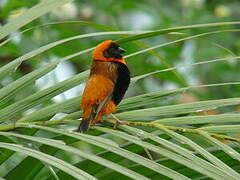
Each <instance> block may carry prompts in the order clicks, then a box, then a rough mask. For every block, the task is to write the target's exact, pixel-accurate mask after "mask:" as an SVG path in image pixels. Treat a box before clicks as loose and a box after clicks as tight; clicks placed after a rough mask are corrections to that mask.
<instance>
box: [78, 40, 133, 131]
mask: <svg viewBox="0 0 240 180" xmlns="http://www.w3.org/2000/svg"><path fill="white" fill-rule="evenodd" d="M124 52H126V51H125V50H124V49H122V48H120V46H119V45H118V44H117V43H115V42H114V41H112V40H107V41H104V42H102V43H100V44H99V45H97V46H96V48H95V50H94V52H93V56H92V58H93V62H92V66H91V71H90V76H89V79H88V82H87V84H86V87H85V89H84V92H83V96H82V102H81V109H82V110H83V118H82V122H81V124H80V126H79V129H78V130H79V132H82V133H83V132H85V131H87V130H88V128H89V125H90V124H95V123H96V122H98V121H99V120H100V119H101V118H102V116H103V115H105V114H111V113H112V112H114V111H115V110H116V106H117V105H118V104H119V103H120V102H121V100H122V98H123V96H124V94H125V92H126V90H127V88H128V86H129V83H130V72H129V70H128V67H127V65H126V62H125V60H124V59H123V57H122V53H124ZM112 116H113V115H112ZM113 117H114V116H113Z"/></svg>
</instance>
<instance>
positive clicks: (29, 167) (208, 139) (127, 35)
mask: <svg viewBox="0 0 240 180" xmlns="http://www.w3.org/2000/svg"><path fill="white" fill-rule="evenodd" d="M33 2H34V4H37V1H32V2H31V3H30V1H21V3H20V1H19V2H18V1H8V2H7V4H6V5H5V8H4V10H3V14H2V15H1V16H0V20H1V19H2V18H6V17H8V15H7V14H8V13H10V12H9V11H11V8H22V7H25V6H26V7H31V6H32V5H33V4H32V3H33ZM68 2H71V0H58V1H52V0H43V1H41V2H39V4H37V5H35V6H34V7H32V8H30V9H28V10H27V11H25V12H23V13H22V14H20V15H19V16H18V17H16V18H15V19H12V20H11V21H9V22H8V23H6V24H5V25H3V26H2V27H0V39H2V41H1V44H0V47H1V48H2V51H1V52H0V59H1V60H4V61H0V65H1V67H0V80H1V88H0V122H1V123H0V165H1V166H0V177H2V178H3V179H19V178H21V179H24V180H27V179H29V180H32V179H35V180H37V179H83V180H85V179H104V180H106V179H109V180H111V179H115V178H116V179H120V180H121V179H124V180H125V179H141V180H143V179H146V180H147V179H176V180H189V179H196V180H197V179H216V180H221V179H222V180H225V179H227V180H238V179H240V173H239V171H240V165H239V161H240V154H239V152H240V148H239V143H240V139H239V133H240V120H239V119H240V117H239V113H238V112H239V104H240V98H238V91H237V90H238V89H239V84H240V80H239V79H238V77H237V74H238V71H237V70H238V66H239V63H238V60H239V56H238V49H237V48H236V47H239V45H238V44H237V43H238V42H236V43H235V41H232V40H235V39H236V34H237V33H238V32H239V29H238V28H237V27H238V25H239V24H240V22H238V21H236V22H230V21H229V22H223V20H221V22H218V23H206V19H212V18H213V15H211V13H210V10H208V8H210V9H213V8H214V7H215V6H216V8H220V9H215V11H216V12H215V13H216V16H222V15H224V14H221V13H225V15H226V13H227V11H226V9H225V11H224V7H218V6H219V5H218V4H214V3H213V2H211V3H209V4H208V6H207V5H205V6H206V7H205V8H203V5H201V4H200V5H199V4H198V6H196V4H194V3H196V2H195V1H188V4H184V1H181V3H182V4H181V5H179V4H178V5H176V3H173V2H169V1H164V0H162V1H161V2H162V4H161V6H160V4H159V2H158V1H149V2H151V3H152V4H151V3H149V2H148V1H136V2H135V1H131V2H129V1H127V0H124V1H121V2H119V3H116V2H115V1H90V2H89V1H88V3H89V4H87V3H85V2H75V3H76V4H75V5H79V7H80V11H81V13H82V14H81V16H82V18H83V19H84V18H85V19H84V20H89V21H67V20H65V19H62V21H60V22H52V20H53V19H54V18H56V19H57V17H58V18H59V17H61V18H62V16H61V14H56V11H55V14H54V13H52V9H54V8H59V7H60V6H62V5H63V4H66V3H68ZM179 2H180V1H179ZM186 2H187V1H186ZM186 2H185V3H186ZM190 2H191V3H190ZM199 2H200V1H199ZM235 3H236V4H239V3H237V2H233V3H232V4H231V6H233V4H235ZM116 4H117V5H118V6H116ZM146 4H147V5H148V6H146ZM72 5H73V4H70V5H69V6H67V7H68V8H70V9H71V8H73V9H71V12H70V11H68V14H71V13H73V12H74V7H73V6H72ZM110 5H111V7H112V8H110V9H109V7H110ZM169 6H170V7H171V8H172V9H177V8H178V7H182V9H183V10H186V12H185V13H188V14H189V16H188V17H189V18H186V19H185V20H188V21H187V22H192V24H193V25H187V26H183V25H182V23H180V22H178V21H177V20H179V17H180V16H181V15H180V14H179V12H178V11H172V13H169V12H170V10H169ZM186 6H191V8H189V9H186ZM89 7H91V8H90V9H89ZM107 7H108V8H107ZM147 7H148V8H149V9H148V8H147ZM159 7H161V11H159V9H158V8H159ZM61 8H62V7H61ZM199 8H200V9H201V8H202V9H201V10H200V9H199ZM221 8H222V9H221ZM225 8H226V7H225ZM136 9H141V10H142V12H145V13H149V14H151V15H152V16H156V14H158V13H160V15H159V17H161V18H162V19H161V21H162V26H161V27H163V25H164V27H169V28H159V27H160V24H159V22H155V23H154V25H152V27H151V29H156V30H151V31H145V30H141V31H138V30H129V31H123V30H122V29H126V25H124V23H122V24H121V23H120V22H121V21H122V20H121V18H122V16H124V14H123V13H122V11H123V10H124V11H126V13H127V14H128V13H129V17H130V16H131V13H132V12H131V10H136ZM166 9H168V10H167V11H166ZM220 10H222V11H224V12H220ZM50 11H51V12H50ZM57 11H61V9H57ZM47 12H50V14H49V15H45V16H43V15H44V14H46V13H47ZM63 12H64V11H63ZM203 12H204V13H203ZM51 13H52V14H51ZM91 13H97V14H98V16H96V15H95V16H94V17H92V14H91ZM217 13H218V14H217ZM219 13H220V14H219ZM104 14H106V15H107V16H108V17H107V18H106V17H105V18H104ZM119 14H121V15H122V16H119ZM200 14H201V15H202V16H199V15H200ZM109 17H115V18H116V20H117V22H119V23H118V26H119V27H118V28H116V26H115V20H113V19H114V18H113V19H111V18H109ZM37 18H38V19H37ZM61 18H60V19H61ZM88 18H89V19H88ZM117 18H119V19H117ZM176 18H177V19H176ZM204 18H205V19H204ZM35 19H36V21H34V24H33V23H32V21H33V20H35ZM73 19H74V18H73ZM106 19H107V21H106ZM155 19H157V18H155ZM155 19H154V20H155ZM217 19H218V18H215V20H217ZM125 20H126V19H125ZM225 20H228V19H227V18H226V19H225ZM105 21H106V22H108V23H106V22H105ZM30 22H31V23H30ZM95 22H101V23H99V24H98V23H95ZM198 22H199V23H198ZM170 23H172V24H174V26H172V24H170ZM27 24H28V25H27ZM103 24H108V25H103ZM25 25H27V26H25ZM34 25H35V26H34ZM23 26H24V27H26V29H25V30H23V31H21V30H20V28H22V27H23ZM170 26H172V27H170ZM142 29H144V28H142ZM16 30H17V31H18V32H17V33H16V34H12V33H13V32H15V31H16ZM98 31H100V32H98ZM180 31H181V32H180ZM46 32H47V33H46ZM16 37H20V41H16V39H15V38H16ZM108 38H112V39H115V40H116V41H117V42H119V43H121V45H122V46H124V47H125V49H128V50H129V54H128V55H126V56H125V59H126V60H127V61H128V64H129V67H130V69H131V70H132V80H131V86H130V88H129V93H128V95H127V97H126V98H125V99H124V100H123V101H122V102H121V104H120V105H119V106H118V109H117V112H116V113H115V115H116V116H117V117H118V118H119V119H120V120H125V121H128V122H129V124H128V125H119V126H118V127H117V129H113V126H114V124H115V122H114V120H113V119H111V118H110V117H104V119H103V120H104V122H103V123H101V124H97V125H95V126H92V128H91V130H89V131H88V132H87V134H80V133H78V132H74V130H75V129H76V128H77V126H78V125H79V122H80V120H79V119H80V118H81V116H82V112H81V110H80V109H79V104H80V100H81V95H80V93H79V95H78V96H75V97H72V98H67V99H63V100H61V101H60V102H56V101H55V100H54V99H53V98H54V97H56V96H57V95H63V93H64V92H66V91H68V90H70V89H72V88H74V87H76V86H78V85H82V84H83V83H84V82H85V81H86V80H87V77H88V74H89V70H87V69H88V67H89V62H90V59H91V57H90V55H89V54H90V52H91V51H92V50H93V48H94V46H95V45H96V44H97V43H98V42H100V41H101V40H103V39H108ZM210 38H211V39H210ZM218 38H223V40H222V41H224V45H222V43H221V42H220V41H219V40H218ZM49 39H51V40H49ZM232 42H233V43H232ZM188 43H190V44H188ZM189 45H190V47H191V48H193V49H194V48H197V50H193V49H191V48H190V50H189V49H188V48H189ZM231 46H234V48H230V47H231ZM159 48H160V50H159ZM185 48H186V49H187V50H186V49H185ZM10 52H14V53H13V54H11V53H10ZM230 55H231V56H230ZM53 56H55V57H56V58H52V57H53ZM181 56H182V57H181ZM219 56H221V57H222V58H219ZM195 58H197V59H205V60H206V61H194V59H195ZM9 59H10V60H9ZM46 59H47V60H46ZM50 59H51V60H50ZM128 59H130V60H128ZM179 59H181V60H182V61H183V63H181V64H179ZM189 59H190V60H189ZM209 59H212V60H209ZM187 60H189V61H187ZM43 62H44V63H43ZM65 62H69V63H71V64H74V67H76V70H77V72H78V73H76V74H74V75H72V76H71V77H68V78H67V79H64V80H62V79H61V80H60V81H58V80H56V79H55V80H56V81H55V83H54V84H53V85H50V86H48V87H46V88H41V87H40V88H39V86H37V85H36V84H35V83H36V82H37V81H38V80H39V79H41V78H42V77H46V75H49V73H54V70H55V69H57V68H58V67H59V65H61V64H63V63H65ZM196 67H197V68H196ZM182 68H188V69H193V70H194V71H193V73H192V72H190V71H188V70H186V69H185V71H182V70H180V69H182ZM188 73H189V74H188ZM206 74H207V75H206ZM190 78H192V79H193V80H194V81H195V82H197V83H199V84H200V82H201V83H203V85H196V83H195V84H194V83H192V79H190ZM149 82H152V84H148V83H149ZM218 82H221V83H218ZM46 83H47V82H46ZM168 83H172V84H174V88H168V87H167V85H168ZM159 84H161V87H160V86H159ZM152 89H154V91H153V90H152ZM62 113H64V115H63V114H62ZM60 115H61V116H60Z"/></svg>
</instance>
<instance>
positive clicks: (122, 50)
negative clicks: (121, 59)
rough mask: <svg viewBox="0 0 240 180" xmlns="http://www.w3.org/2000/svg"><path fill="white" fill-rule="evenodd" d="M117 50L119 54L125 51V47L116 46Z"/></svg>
mask: <svg viewBox="0 0 240 180" xmlns="http://www.w3.org/2000/svg"><path fill="white" fill-rule="evenodd" d="M118 52H119V53H120V54H122V53H125V52H127V51H126V50H125V49H123V48H120V47H119V48H118Z"/></svg>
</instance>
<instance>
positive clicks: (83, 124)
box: [78, 119, 90, 133]
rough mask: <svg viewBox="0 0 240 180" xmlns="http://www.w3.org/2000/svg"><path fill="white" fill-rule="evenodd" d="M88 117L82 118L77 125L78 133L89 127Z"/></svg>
mask: <svg viewBox="0 0 240 180" xmlns="http://www.w3.org/2000/svg"><path fill="white" fill-rule="evenodd" d="M89 126H90V119H83V120H82V121H81V123H80V125H79V127H78V131H79V132H80V133H84V132H86V131H87V130H88V129H89Z"/></svg>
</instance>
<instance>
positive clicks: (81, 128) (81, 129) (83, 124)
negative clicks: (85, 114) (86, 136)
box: [78, 104, 99, 133]
mask: <svg viewBox="0 0 240 180" xmlns="http://www.w3.org/2000/svg"><path fill="white" fill-rule="evenodd" d="M98 106H99V104H94V105H93V107H92V112H91V115H90V117H89V118H88V119H83V120H82V121H81V123H80V125H79V127H78V132H80V133H84V132H86V131H87V130H88V129H89V126H90V122H91V121H92V120H93V119H95V118H96V116H97V109H98Z"/></svg>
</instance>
